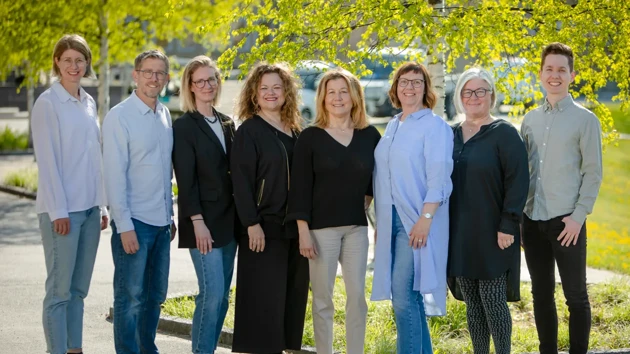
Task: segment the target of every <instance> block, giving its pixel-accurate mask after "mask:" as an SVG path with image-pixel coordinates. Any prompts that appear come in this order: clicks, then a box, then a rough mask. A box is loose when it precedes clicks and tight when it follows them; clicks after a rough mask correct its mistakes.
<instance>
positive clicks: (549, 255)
mask: <svg viewBox="0 0 630 354" xmlns="http://www.w3.org/2000/svg"><path fill="white" fill-rule="evenodd" d="M563 218H564V216H558V217H556V218H553V219H550V220H546V221H534V220H531V219H529V218H528V217H527V216H525V217H524V223H523V248H524V249H525V260H526V261H527V267H528V268H529V273H530V275H531V278H532V295H533V298H534V317H535V320H536V329H537V331H538V339H539V340H540V347H539V349H540V353H541V354H557V353H558V315H557V313H556V303H555V300H554V293H555V285H556V284H555V273H554V270H555V269H554V268H555V267H554V260H555V261H556V263H557V264H558V270H559V272H560V280H561V281H562V290H563V291H564V297H565V298H566V304H567V306H568V307H569V345H570V348H569V353H570V354H583V353H586V352H587V350H588V340H589V334H590V331H591V304H590V303H589V301H588V293H587V292H586V222H585V223H584V225H582V230H581V231H580V235H579V237H578V241H577V244H576V245H575V246H574V245H572V244H571V245H570V246H569V247H566V246H562V245H561V244H560V243H561V241H558V240H557V238H558V236H559V235H560V233H561V232H562V230H563V229H564V223H563V222H562V219H563Z"/></svg>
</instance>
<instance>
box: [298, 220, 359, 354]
mask: <svg viewBox="0 0 630 354" xmlns="http://www.w3.org/2000/svg"><path fill="white" fill-rule="evenodd" d="M367 232H368V230H367V226H356V225H354V226H340V227H330V228H325V229H319V230H311V236H312V238H313V242H314V243H315V247H316V250H317V256H316V258H315V259H314V260H309V272H310V276H311V289H312V291H313V327H314V330H315V346H316V348H317V353H318V354H332V353H333V316H334V312H335V308H334V304H333V288H334V285H335V277H336V275H337V263H341V272H342V275H343V280H344V283H345V285H346V354H363V346H364V343H365V324H366V317H367V303H366V300H365V272H366V268H367V253H368V247H369V241H368V235H367Z"/></svg>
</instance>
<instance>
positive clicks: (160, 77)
mask: <svg viewBox="0 0 630 354" xmlns="http://www.w3.org/2000/svg"><path fill="white" fill-rule="evenodd" d="M136 71H137V72H140V73H142V77H144V78H145V79H152V78H153V75H155V76H156V77H157V79H158V80H160V81H162V80H164V79H165V78H166V75H168V74H167V73H165V72H164V71H151V70H136Z"/></svg>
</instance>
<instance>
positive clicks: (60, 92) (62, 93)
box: [51, 81, 87, 103]
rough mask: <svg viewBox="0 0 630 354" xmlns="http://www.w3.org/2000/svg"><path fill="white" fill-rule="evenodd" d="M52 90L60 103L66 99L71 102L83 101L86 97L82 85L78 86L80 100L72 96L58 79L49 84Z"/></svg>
mask: <svg viewBox="0 0 630 354" xmlns="http://www.w3.org/2000/svg"><path fill="white" fill-rule="evenodd" d="M51 88H52V90H53V92H55V95H57V98H59V101H60V102H61V103H66V102H68V101H73V102H79V101H81V102H83V101H85V100H86V99H87V93H86V92H85V90H84V89H83V87H81V86H79V98H80V100H78V99H77V98H76V97H74V96H72V95H71V94H70V92H68V91H66V89H65V88H64V87H63V85H62V84H61V82H59V81H55V82H54V83H53V84H52V86H51Z"/></svg>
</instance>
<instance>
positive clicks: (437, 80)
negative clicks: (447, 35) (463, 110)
mask: <svg viewBox="0 0 630 354" xmlns="http://www.w3.org/2000/svg"><path fill="white" fill-rule="evenodd" d="M429 4H431V5H433V8H434V9H435V11H436V12H442V11H444V2H443V0H429ZM428 54H429V58H428V59H429V67H428V68H427V69H428V70H429V75H430V76H431V81H432V83H433V88H434V89H435V93H436V94H437V103H436V105H435V108H433V113H435V114H437V115H439V116H440V117H442V118H443V119H444V120H446V119H447V115H446V109H445V108H446V107H445V104H444V101H445V98H446V94H445V90H444V88H445V82H444V73H445V70H444V52H442V51H438V48H437V45H434V46H433V47H432V48H430V49H429V53H428Z"/></svg>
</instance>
